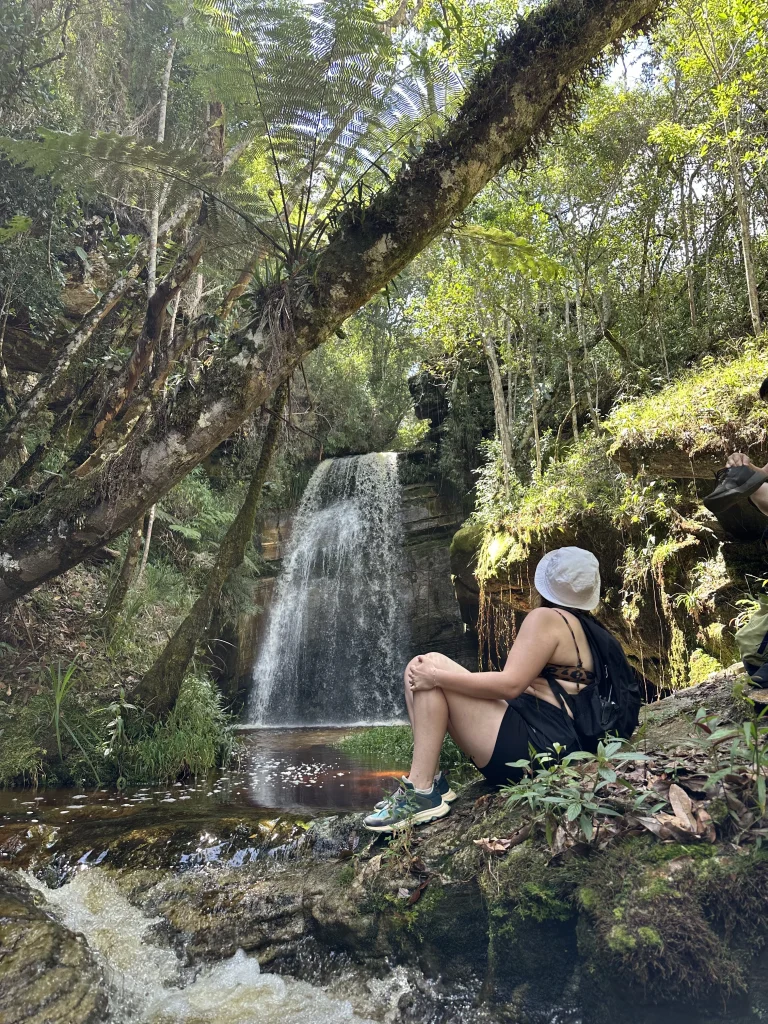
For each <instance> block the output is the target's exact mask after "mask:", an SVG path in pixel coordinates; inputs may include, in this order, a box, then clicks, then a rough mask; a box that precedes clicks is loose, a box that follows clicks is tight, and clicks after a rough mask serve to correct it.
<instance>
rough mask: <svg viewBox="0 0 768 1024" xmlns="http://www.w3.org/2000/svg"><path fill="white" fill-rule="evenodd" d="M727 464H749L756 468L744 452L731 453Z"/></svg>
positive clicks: (728, 465)
mask: <svg viewBox="0 0 768 1024" xmlns="http://www.w3.org/2000/svg"><path fill="white" fill-rule="evenodd" d="M725 465H726V466H727V467H728V468H730V467H731V466H749V468H750V469H756V468H757V467H756V466H753V465H752V463H751V462H750V460H749V456H748V455H745V454H744V452H734V453H733V455H729V456H728V458H727V460H726V463H725Z"/></svg>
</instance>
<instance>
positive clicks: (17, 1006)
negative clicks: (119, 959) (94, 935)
mask: <svg viewBox="0 0 768 1024" xmlns="http://www.w3.org/2000/svg"><path fill="white" fill-rule="evenodd" d="M106 1011H107V996H106V990H105V988H104V982H103V979H102V977H101V973H100V971H99V968H98V967H97V965H96V962H95V960H94V958H93V955H92V953H91V951H90V950H89V949H88V946H87V945H86V943H85V941H84V940H83V938H82V936H79V935H75V934H74V933H73V932H71V931H70V930H69V929H68V928H65V927H64V926H63V925H61V924H59V923H58V922H57V921H55V920H54V919H53V918H52V917H50V916H49V915H48V914H47V913H46V910H45V903H44V901H43V899H42V897H41V896H40V894H39V893H35V892H33V890H32V889H30V888H29V886H28V885H26V884H25V883H24V881H23V880H22V879H21V878H20V876H18V875H14V874H11V872H9V871H5V870H3V869H0V1022H2V1024H100V1022H103V1021H104V1020H105V1018H106Z"/></svg>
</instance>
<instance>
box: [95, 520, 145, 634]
mask: <svg viewBox="0 0 768 1024" xmlns="http://www.w3.org/2000/svg"><path fill="white" fill-rule="evenodd" d="M143 532H144V517H143V516H142V517H141V518H140V519H138V520H137V521H136V522H135V523H134V524H133V528H132V530H131V535H130V537H129V538H128V547H127V548H126V551H125V558H124V559H123V564H122V565H121V566H120V572H119V573H118V574H117V579H116V580H115V583H114V586H113V587H112V589H111V590H110V592H109V597H108V598H107V603H106V604H105V605H104V622H105V625H106V627H107V630H108V631H109V632H110V633H111V632H112V630H113V629H114V628H115V623H116V622H117V616H118V615H119V614H120V609H121V608H122V607H123V602H124V601H125V597H126V594H127V593H128V590H129V588H130V586H131V580H132V579H133V574H134V572H135V570H136V563H137V562H138V560H139V551H140V549H141V538H142V534H143Z"/></svg>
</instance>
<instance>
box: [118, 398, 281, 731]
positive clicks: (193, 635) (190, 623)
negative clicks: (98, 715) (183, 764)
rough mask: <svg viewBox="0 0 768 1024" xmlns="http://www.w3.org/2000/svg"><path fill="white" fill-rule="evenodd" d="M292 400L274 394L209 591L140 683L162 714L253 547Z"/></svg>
mask: <svg viewBox="0 0 768 1024" xmlns="http://www.w3.org/2000/svg"><path fill="white" fill-rule="evenodd" d="M287 397H288V384H287V382H286V383H283V384H281V385H280V387H279V388H278V390H277V392H276V394H275V397H274V401H273V404H272V414H271V416H270V420H269V425H268V426H267V430H266V433H265V435H264V441H263V443H262V446H261V453H260V455H259V461H258V463H257V465H256V469H255V471H254V474H253V477H252V478H251V483H250V485H249V487H248V493H247V494H246V496H245V501H244V502H243V504H242V506H241V508H240V511H239V512H238V513H237V516H236V518H235V521H234V522H233V523H232V525H231V526H230V528H229V529H228V530H227V532H226V535H225V536H224V539H223V540H222V542H221V544H220V545H219V551H218V554H217V556H216V563H215V565H214V567H213V569H212V570H211V572H210V574H209V576H208V583H207V585H206V588H205V590H204V591H203V593H202V594H201V595H200V596H199V597H198V599H197V600H196V601H195V603H194V605H193V606H192V610H191V611H190V613H189V614H188V615H187V617H186V618H185V619H184V621H183V622H182V624H181V625H180V626H179V628H178V629H177V630H176V632H175V633H174V635H173V636H172V637H171V639H170V640H169V641H168V643H167V644H166V646H165V648H164V650H163V652H162V654H161V655H160V657H159V658H158V659H157V661H155V663H154V665H153V666H152V668H151V669H150V670H149V671H148V672H147V674H146V675H145V676H144V678H143V679H142V680H141V682H140V683H139V686H138V688H137V691H136V694H135V696H136V697H137V698H138V699H139V700H141V701H142V703H143V704H145V705H146V706H147V707H149V708H150V709H151V710H152V711H153V712H154V713H155V714H157V715H161V714H165V713H166V712H168V711H170V710H171V708H172V707H173V705H174V704H175V703H176V698H177V696H178V694H179V690H180V689H181V684H182V682H183V680H184V675H185V673H186V671H187V666H188V665H189V663H190V661H191V660H192V658H193V657H194V654H195V648H196V647H197V644H198V643H199V641H200V640H201V638H202V637H203V636H204V635H205V631H206V629H207V628H208V624H209V623H210V621H211V618H212V617H213V613H214V611H215V610H216V605H217V604H218V602H219V598H220V596H221V591H222V588H223V587H224V584H225V583H226V582H227V579H228V578H229V576H230V574H231V573H232V572H234V571H235V569H237V568H239V567H240V566H241V565H242V563H243V559H244V558H245V552H246V550H247V548H248V544H249V542H250V540H251V538H252V537H253V530H254V525H255V522H256V512H257V510H258V507H259V500H260V498H261V491H262V488H263V486H264V481H265V480H266V477H267V472H268V470H269V465H270V462H271V461H272V455H273V454H274V451H275V448H276V446H277V440H278V436H279V433H280V425H281V423H282V414H283V409H284V408H285V402H286V398H287Z"/></svg>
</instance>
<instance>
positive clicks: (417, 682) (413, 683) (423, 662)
mask: <svg viewBox="0 0 768 1024" xmlns="http://www.w3.org/2000/svg"><path fill="white" fill-rule="evenodd" d="M408 685H409V686H410V688H411V693H418V691H419V690H434V688H435V685H436V684H435V666H434V664H433V663H432V662H431V661H430V660H429V656H428V655H424V654H420V655H419V656H418V658H414V660H413V661H412V662H411V664H410V666H409V669H408Z"/></svg>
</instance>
